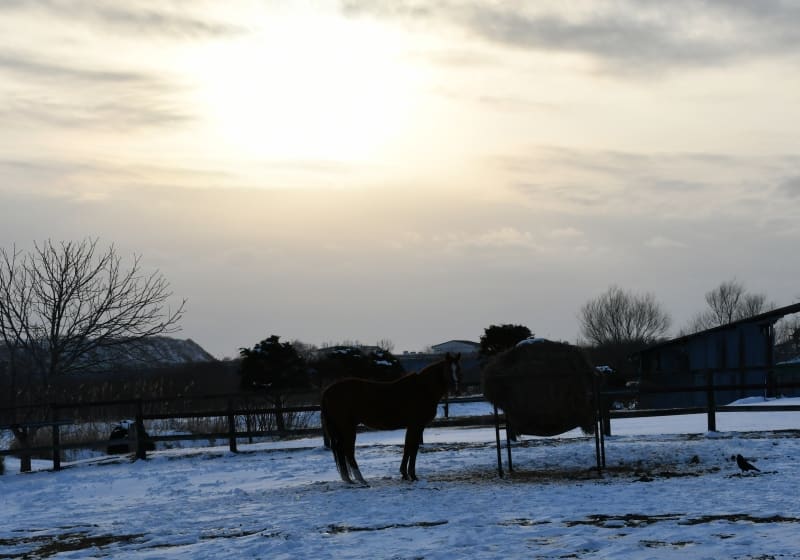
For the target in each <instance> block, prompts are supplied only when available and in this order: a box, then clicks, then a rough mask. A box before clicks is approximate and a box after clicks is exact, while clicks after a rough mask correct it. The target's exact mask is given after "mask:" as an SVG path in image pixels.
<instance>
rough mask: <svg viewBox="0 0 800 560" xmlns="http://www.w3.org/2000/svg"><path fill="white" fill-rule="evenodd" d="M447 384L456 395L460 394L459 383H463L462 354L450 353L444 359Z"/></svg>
mask: <svg viewBox="0 0 800 560" xmlns="http://www.w3.org/2000/svg"><path fill="white" fill-rule="evenodd" d="M444 371H445V376H446V378H445V382H446V383H447V388H448V389H450V390H451V391H452V392H454V393H458V390H459V387H458V386H459V383H460V382H461V352H459V353H458V354H455V355H454V354H451V353H450V352H448V353H447V354H446V355H445V357H444Z"/></svg>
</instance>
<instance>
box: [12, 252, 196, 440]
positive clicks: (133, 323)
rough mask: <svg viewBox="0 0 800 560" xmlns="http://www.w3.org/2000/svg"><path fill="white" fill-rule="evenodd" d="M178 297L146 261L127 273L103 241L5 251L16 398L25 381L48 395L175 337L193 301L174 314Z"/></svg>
mask: <svg viewBox="0 0 800 560" xmlns="http://www.w3.org/2000/svg"><path fill="white" fill-rule="evenodd" d="M172 296H173V294H172V292H171V291H170V289H169V284H168V283H167V281H166V280H165V279H164V277H163V276H161V274H160V273H159V272H157V271H156V272H153V273H151V274H149V275H146V274H144V273H143V272H142V270H141V257H140V256H137V255H134V257H133V262H132V264H131V265H130V267H129V268H125V267H124V266H123V262H122V259H121V257H119V255H118V254H117V251H116V249H115V247H114V246H113V245H112V246H110V247H108V248H107V249H105V250H99V249H98V241H97V240H84V241H80V242H61V243H53V242H52V241H50V240H48V241H45V242H44V243H41V244H38V243H36V244H34V249H33V250H32V251H30V252H28V253H23V252H22V251H19V250H17V248H16V247H14V248H12V249H11V250H10V251H7V250H6V249H2V248H0V337H1V338H0V339H1V340H2V342H4V343H5V346H6V350H7V353H8V357H9V359H8V361H9V366H10V367H9V370H10V375H11V388H12V391H11V392H12V395H11V398H12V399H14V398H15V397H16V394H17V391H16V388H17V381H18V376H20V375H24V376H26V378H27V379H26V381H27V382H28V383H29V384H30V383H32V382H34V381H35V382H36V383H37V386H40V387H42V388H46V386H47V383H48V382H49V381H50V380H51V379H52V378H53V377H54V376H58V375H63V374H69V373H75V372H79V371H86V370H91V369H96V368H97V367H100V366H104V365H108V364H109V363H111V362H113V360H114V359H115V353H114V352H113V350H114V349H119V348H121V347H122V346H126V347H128V348H130V346H131V345H132V344H135V343H137V342H141V341H143V340H144V339H146V338H148V337H151V336H155V335H158V334H167V333H171V332H175V331H176V330H178V328H177V324H178V322H179V320H180V319H181V317H182V316H183V312H184V306H185V303H186V302H185V300H184V301H182V302H180V304H179V305H178V306H177V308H176V309H174V310H173V309H171V308H170V307H169V300H170V299H171V298H172ZM15 435H16V436H17V439H18V440H25V439H26V438H27V435H28V434H27V432H26V431H25V430H24V429H22V428H20V429H18V430H15ZM20 443H21V444H23V443H24V441H20Z"/></svg>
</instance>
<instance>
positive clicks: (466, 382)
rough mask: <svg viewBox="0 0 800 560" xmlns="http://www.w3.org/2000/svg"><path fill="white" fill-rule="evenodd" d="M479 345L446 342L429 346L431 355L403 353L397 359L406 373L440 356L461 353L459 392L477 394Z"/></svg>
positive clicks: (475, 343) (479, 377)
mask: <svg viewBox="0 0 800 560" xmlns="http://www.w3.org/2000/svg"><path fill="white" fill-rule="evenodd" d="M480 347H481V345H480V344H478V343H477V342H472V341H469V340H448V341H447V342H442V343H441V344H434V345H433V346H431V350H432V352H431V353H425V352H413V353H404V354H402V355H400V356H397V358H398V359H399V360H400V363H401V364H402V365H403V368H404V369H405V370H406V371H407V372H411V371H419V370H421V369H423V368H424V367H425V366H428V365H430V364H432V363H433V362H436V361H439V360H441V359H442V355H443V354H446V353H448V352H450V353H451V354H458V353H459V352H460V353H461V390H462V391H469V392H477V391H479V390H480V385H481V369H480V364H479V363H478V350H480Z"/></svg>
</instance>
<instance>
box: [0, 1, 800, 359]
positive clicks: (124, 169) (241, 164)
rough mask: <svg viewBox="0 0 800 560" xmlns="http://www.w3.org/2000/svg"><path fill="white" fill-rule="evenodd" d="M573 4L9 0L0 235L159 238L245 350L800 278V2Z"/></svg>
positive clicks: (561, 335) (186, 284)
mask: <svg viewBox="0 0 800 560" xmlns="http://www.w3.org/2000/svg"><path fill="white" fill-rule="evenodd" d="M566 5H567V3H564V2H552V3H549V2H529V3H524V2H522V3H520V2H509V3H506V2H492V1H488V0H487V1H482V0H473V1H464V2H458V1H452V2H449V1H446V2H438V1H437V2H422V1H417V2H403V1H400V0H386V1H383V2H380V1H378V2H360V1H347V2H338V3H337V2H325V1H320V2H275V1H267V0H264V1H260V2H259V1H256V0H226V1H225V2H203V1H195V0H191V1H190V0H173V1H161V0H159V1H156V0H153V1H144V0H137V1H133V0H129V1H126V2H118V1H115V0H108V1H100V0H37V1H26V0H4V1H3V2H0V123H2V125H1V126H0V241H1V242H2V244H3V246H4V247H7V248H9V247H11V246H12V245H13V244H16V245H17V246H18V247H29V246H30V245H31V243H32V242H33V241H34V240H43V239H46V238H51V239H54V240H74V239H82V238H86V237H98V238H100V240H101V243H103V244H109V243H114V244H115V245H116V246H117V248H118V249H119V250H120V252H121V253H122V254H124V255H131V254H133V253H137V254H141V255H142V256H143V261H142V263H143V266H144V267H145V268H146V269H148V270H155V269H158V270H160V271H161V272H162V273H163V274H164V276H165V277H166V278H167V279H168V280H169V281H170V283H171V286H172V288H173V290H174V291H175V293H176V296H179V297H186V298H188V307H187V313H186V316H185V318H184V321H183V330H182V332H181V333H180V334H179V335H178V336H180V337H182V338H192V339H194V340H195V341H196V342H198V343H199V344H201V345H202V346H203V347H205V348H206V349H207V350H209V351H210V352H211V353H213V354H214V355H216V356H218V357H224V356H233V355H235V354H236V351H237V348H238V347H241V346H252V345H253V344H255V343H256V342H258V341H259V340H261V339H263V338H266V337H267V336H269V335H271V334H278V335H281V336H282V337H283V338H284V339H289V340H291V339H300V340H303V341H305V342H308V343H313V344H323V343H327V342H338V341H342V340H359V341H361V342H362V343H365V344H373V343H375V342H376V341H377V340H379V339H390V340H392V341H393V342H394V344H395V351H396V352H402V351H403V350H421V349H423V348H424V347H426V346H429V345H432V344H437V343H439V342H443V341H445V340H449V339H453V338H459V339H460V338H464V339H472V340H478V338H479V337H480V335H481V334H482V332H483V329H484V328H485V327H487V326H489V325H491V324H499V323H521V324H525V325H527V326H528V327H529V328H530V329H531V330H532V331H534V332H535V333H536V334H537V335H539V336H545V337H550V338H556V339H563V340H569V341H573V342H574V341H575V340H576V339H577V338H578V335H579V329H578V320H577V316H578V311H579V309H580V307H581V305H582V304H583V303H584V302H586V301H587V300H588V299H590V298H592V297H595V296H597V295H599V294H600V293H602V292H604V291H605V290H606V289H607V288H608V287H609V285H611V284H618V285H619V286H621V287H623V288H625V289H629V290H633V291H637V292H652V293H654V294H655V295H656V298H657V299H658V300H659V301H660V302H661V303H662V304H663V305H664V307H665V308H666V309H667V310H668V311H669V312H670V313H671V315H672V317H673V320H674V328H673V333H674V332H676V331H677V330H678V329H679V328H681V327H683V326H685V325H686V323H687V322H688V321H689V319H690V317H691V316H692V315H694V314H695V313H696V312H697V311H699V310H700V309H702V307H703V305H704V303H703V296H704V294H705V293H706V292H707V291H708V290H710V289H711V288H713V287H715V286H716V285H718V284H719V283H720V282H721V281H723V280H729V279H732V278H736V279H738V280H739V281H741V282H743V283H744V284H745V285H746V286H747V287H748V288H750V289H751V290H754V291H758V292H764V293H766V294H767V295H768V296H769V299H770V300H772V301H773V302H775V303H776V304H777V305H788V304H790V303H794V302H796V301H797V300H798V298H800V281H799V280H798V279H800V259H799V258H798V249H797V248H798V241H800V219H799V217H798V216H799V215H800V153H798V146H800V126H798V123H800V5H798V4H797V3H795V2H789V1H786V2H781V1H768V0H761V1H758V2H750V1H734V0H730V1H722V0H720V1H715V2H695V1H688V0H686V1H681V0H672V1H670V2H663V1H648V0H637V1H631V2H625V1H620V0H617V1H613V2H601V1H597V0H592V1H587V2H570V3H569V6H570V7H569V8H567V7H565V6H566Z"/></svg>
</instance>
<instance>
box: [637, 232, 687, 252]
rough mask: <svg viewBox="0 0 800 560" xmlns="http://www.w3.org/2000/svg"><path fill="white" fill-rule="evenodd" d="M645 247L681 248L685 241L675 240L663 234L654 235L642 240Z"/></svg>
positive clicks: (684, 245)
mask: <svg viewBox="0 0 800 560" xmlns="http://www.w3.org/2000/svg"><path fill="white" fill-rule="evenodd" d="M644 245H645V247H650V248H652V249H683V248H685V247H686V244H685V243H681V242H680V241H676V240H674V239H671V238H669V237H665V236H663V235H656V236H655V237H651V238H650V239H648V240H647V241H645V242H644Z"/></svg>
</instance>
